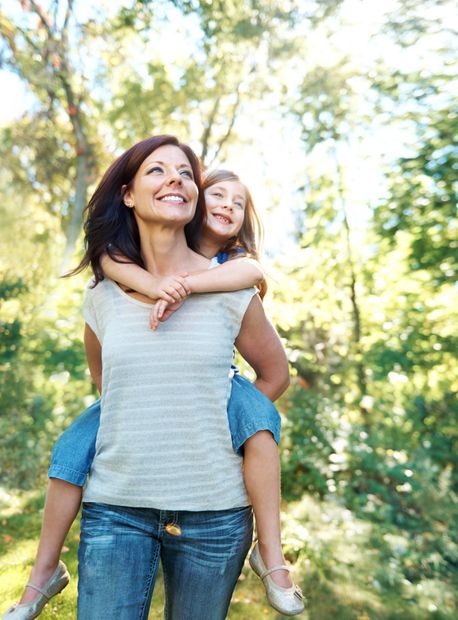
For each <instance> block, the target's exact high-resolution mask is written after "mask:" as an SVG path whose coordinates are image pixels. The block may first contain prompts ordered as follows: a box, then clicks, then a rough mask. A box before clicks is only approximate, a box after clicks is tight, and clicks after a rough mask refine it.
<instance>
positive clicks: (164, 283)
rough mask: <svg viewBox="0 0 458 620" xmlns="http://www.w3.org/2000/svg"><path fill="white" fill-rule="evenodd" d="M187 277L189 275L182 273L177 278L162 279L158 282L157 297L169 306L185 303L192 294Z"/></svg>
mask: <svg viewBox="0 0 458 620" xmlns="http://www.w3.org/2000/svg"><path fill="white" fill-rule="evenodd" d="M187 275H188V274H187V273H180V274H178V275H176V276H166V277H165V278H160V279H159V280H158V282H157V295H156V296H157V297H158V298H159V299H160V300H163V301H165V302H167V303H169V304H174V303H175V302H179V301H181V302H183V301H184V300H185V299H186V297H187V296H188V295H190V294H191V289H190V288H189V284H188V283H187V282H186V280H185V278H186V276H187ZM153 312H154V311H153ZM167 318H168V317H167Z"/></svg>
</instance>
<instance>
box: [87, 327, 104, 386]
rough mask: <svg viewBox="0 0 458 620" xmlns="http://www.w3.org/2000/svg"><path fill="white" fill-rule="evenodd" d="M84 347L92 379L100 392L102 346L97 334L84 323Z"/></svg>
mask: <svg viewBox="0 0 458 620" xmlns="http://www.w3.org/2000/svg"><path fill="white" fill-rule="evenodd" d="M84 348H85V349H86V357H87V363H88V366H89V372H90V373H91V377H92V380H93V381H94V383H95V385H96V386H97V389H98V391H99V393H100V394H101V393H102V347H101V346H100V342H99V340H98V338H97V336H96V335H95V334H94V332H93V331H92V329H91V328H90V327H89V325H88V324H87V323H86V324H85V327H84Z"/></svg>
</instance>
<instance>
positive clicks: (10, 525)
mask: <svg viewBox="0 0 458 620" xmlns="http://www.w3.org/2000/svg"><path fill="white" fill-rule="evenodd" d="M42 505H43V496H42V494H39V493H27V494H26V493H23V494H21V495H19V494H18V495H14V494H6V493H5V492H3V496H2V495H1V492H0V523H1V526H2V527H1V531H2V536H1V537H0V592H1V599H0V614H1V613H4V611H5V610H6V609H7V608H8V606H9V605H10V604H11V603H12V602H13V601H15V600H17V599H18V597H19V596H20V593H21V589H22V587H23V585H24V583H25V582H26V581H27V578H28V574H29V571H30V568H31V565H32V562H33V557H34V554H35V551H36V544H37V540H38V536H39V531H40V524H41V507H42ZM283 523H284V527H283V535H284V546H285V550H286V554H287V557H288V559H289V560H290V561H291V562H294V564H295V574H296V580H297V582H298V583H299V584H300V585H301V587H302V589H303V591H304V593H305V594H306V596H307V599H308V606H307V612H305V613H304V614H302V616H301V618H302V619H303V620H452V619H453V618H456V617H457V606H456V603H457V601H456V598H455V596H454V591H455V589H456V583H455V584H454V583H453V581H452V579H451V577H450V576H442V577H438V576H437V575H434V577H431V575H429V576H428V577H427V576H426V574H425V576H424V578H422V579H420V580H417V582H416V583H412V582H411V581H408V580H407V579H406V578H405V577H404V575H403V573H402V571H401V570H400V557H399V556H400V553H401V552H400V551H399V549H401V550H402V548H403V545H402V541H403V537H405V536H406V533H405V532H400V531H394V530H393V531H389V530H388V529H387V526H386V525H383V524H374V523H372V522H369V521H364V520H360V519H357V518H356V517H355V515H354V514H353V513H351V512H350V511H348V510H346V509H345V508H344V507H342V506H340V505H338V504H336V503H332V502H317V501H315V500H312V499H310V498H307V497H306V498H304V499H303V500H302V501H301V502H298V503H295V504H291V505H289V506H288V507H286V510H285V512H284V514H283ZM78 531H79V524H78V523H75V525H74V526H73V528H72V530H71V532H70V534H69V536H68V539H67V543H66V547H65V550H64V553H63V556H62V557H63V560H64V561H65V563H66V564H67V566H68V568H69V570H70V573H71V575H72V577H73V579H72V581H71V583H70V585H69V586H68V587H67V588H66V589H65V590H64V592H63V593H62V595H59V596H57V597H55V598H54V599H52V601H51V602H50V604H49V605H48V606H47V607H46V608H45V611H44V612H43V613H42V615H41V616H40V618H41V619H42V620H51V619H56V618H58V619H59V620H73V619H75V618H76V613H75V608H76V575H77V549H78ZM454 587H455V588H454ZM163 602H164V601H163V587H162V579H161V577H160V576H159V579H158V582H157V585H156V589H155V593H154V598H153V605H152V608H151V613H150V620H152V619H155V620H156V619H159V618H162V609H163ZM228 618H229V620H261V619H263V620H278V619H279V618H284V616H281V615H280V614H278V613H276V612H275V611H274V610H273V609H272V608H271V607H269V606H268V604H267V602H266V599H265V596H264V589H263V587H262V584H261V582H260V581H259V579H258V578H257V577H256V576H255V575H254V574H253V572H252V571H251V569H250V568H249V567H248V564H246V566H245V568H244V570H243V573H242V575H241V577H240V580H239V582H238V584H237V588H236V591H235V593H234V596H233V600H232V603H231V607H230V611H229V615H228ZM196 620H205V619H200V618H199V619H196Z"/></svg>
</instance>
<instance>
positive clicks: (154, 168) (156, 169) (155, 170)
mask: <svg viewBox="0 0 458 620" xmlns="http://www.w3.org/2000/svg"><path fill="white" fill-rule="evenodd" d="M152 172H164V171H163V170H162V168H161V167H160V166H153V167H152V168H150V169H149V170H148V174H151V173H152Z"/></svg>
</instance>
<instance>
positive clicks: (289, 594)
mask: <svg viewBox="0 0 458 620" xmlns="http://www.w3.org/2000/svg"><path fill="white" fill-rule="evenodd" d="M249 562H250V566H251V568H252V569H253V570H254V572H255V573H256V575H257V576H258V577H259V578H260V579H262V582H263V584H264V587H265V589H266V595H267V600H268V601H269V603H270V604H271V605H272V607H273V608H274V609H276V610H277V611H279V612H280V613H281V614H283V615H284V616H295V615H296V614H300V613H301V612H303V611H304V608H305V605H304V595H303V594H302V592H301V589H300V588H299V586H296V585H295V584H293V585H292V586H291V587H290V588H282V587H281V586H278V585H277V584H276V583H275V582H274V581H273V579H272V577H271V576H270V574H271V573H273V572H274V571H277V570H287V571H288V572H291V569H290V568H289V566H286V565H282V566H273V567H272V568H269V569H267V568H266V567H265V566H264V562H263V561H262V558H261V553H260V552H259V547H258V543H256V544H255V546H254V547H253V551H252V552H251V555H250V559H249Z"/></svg>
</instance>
